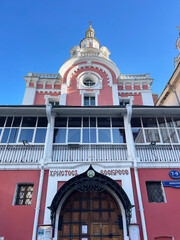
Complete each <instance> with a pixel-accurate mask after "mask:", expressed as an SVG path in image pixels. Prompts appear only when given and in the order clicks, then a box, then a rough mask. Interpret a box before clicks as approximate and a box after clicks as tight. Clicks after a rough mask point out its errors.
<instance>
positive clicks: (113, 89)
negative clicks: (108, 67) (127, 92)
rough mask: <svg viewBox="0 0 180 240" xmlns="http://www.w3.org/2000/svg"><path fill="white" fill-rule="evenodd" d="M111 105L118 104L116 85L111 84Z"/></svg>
mask: <svg viewBox="0 0 180 240" xmlns="http://www.w3.org/2000/svg"><path fill="white" fill-rule="evenodd" d="M112 95H113V105H119V97H118V85H117V84H112Z"/></svg>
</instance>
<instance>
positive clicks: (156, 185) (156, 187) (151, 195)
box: [146, 182, 164, 203]
mask: <svg viewBox="0 0 180 240" xmlns="http://www.w3.org/2000/svg"><path fill="white" fill-rule="evenodd" d="M146 188H147V194H148V200H149V202H156V203H161V202H164V195H163V191H162V186H161V182H146Z"/></svg>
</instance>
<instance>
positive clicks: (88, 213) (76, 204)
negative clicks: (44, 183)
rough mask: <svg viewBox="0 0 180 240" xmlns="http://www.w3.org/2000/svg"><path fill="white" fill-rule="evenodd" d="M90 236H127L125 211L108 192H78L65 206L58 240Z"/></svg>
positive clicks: (110, 239) (119, 239)
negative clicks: (122, 214) (123, 216)
mask: <svg viewBox="0 0 180 240" xmlns="http://www.w3.org/2000/svg"><path fill="white" fill-rule="evenodd" d="M90 239H91V240H123V239H124V237H123V224H122V216H121V211H120V209H119V207H118V204H117V203H116V201H115V199H114V198H113V197H112V196H111V195H110V194H109V193H108V192H107V191H102V192H95V191H93V192H79V191H74V192H73V193H71V194H70V196H69V197H68V198H67V199H66V201H65V202H64V204H63V206H62V210H61V214H60V216H59V226H58V240H90Z"/></svg>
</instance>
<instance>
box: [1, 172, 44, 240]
mask: <svg viewBox="0 0 180 240" xmlns="http://www.w3.org/2000/svg"><path fill="white" fill-rule="evenodd" d="M39 175H40V171H34V170H27V171H26V170H12V171H8V170H7V171H1V172H0V182H1V185H0V195H1V197H0V207H1V210H0V223H1V224H0V236H1V237H4V238H5V239H7V240H16V239H19V240H21V239H22V240H29V239H31V238H32V231H33V223H34V213H35V207H36V198H37V192H38V184H39ZM47 179H48V171H45V176H44V185H43V191H42V201H41V203H42V206H41V207H42V210H40V219H39V223H42V219H43V217H44V205H45V195H46V189H47ZM2 183H3V184H2ZM17 183H34V188H33V196H32V203H31V205H29V206H25V205H23V206H19V205H13V199H14V196H15V190H16V185H17Z"/></svg>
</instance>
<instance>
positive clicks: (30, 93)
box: [22, 87, 36, 105]
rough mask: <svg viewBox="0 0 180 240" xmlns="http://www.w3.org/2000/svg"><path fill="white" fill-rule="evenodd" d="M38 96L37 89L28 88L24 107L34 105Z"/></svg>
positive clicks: (23, 103)
mask: <svg viewBox="0 0 180 240" xmlns="http://www.w3.org/2000/svg"><path fill="white" fill-rule="evenodd" d="M35 95H36V88H35V87H26V90H25V93H24V98H23V102H22V105H33V104H34V99H35Z"/></svg>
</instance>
